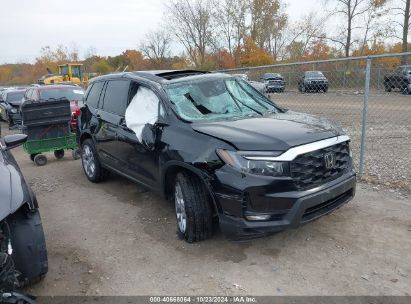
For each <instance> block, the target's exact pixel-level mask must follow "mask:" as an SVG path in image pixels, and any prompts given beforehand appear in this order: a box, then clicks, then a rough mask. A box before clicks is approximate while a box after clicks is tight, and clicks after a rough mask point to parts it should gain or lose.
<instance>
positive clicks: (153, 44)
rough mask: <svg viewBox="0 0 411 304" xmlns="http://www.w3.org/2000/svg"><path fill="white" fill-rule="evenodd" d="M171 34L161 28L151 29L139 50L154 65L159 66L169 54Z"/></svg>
mask: <svg viewBox="0 0 411 304" xmlns="http://www.w3.org/2000/svg"><path fill="white" fill-rule="evenodd" d="M170 48H171V35H170V34H169V33H168V32H167V31H165V30H163V29H160V30H157V31H152V32H150V33H148V34H147V35H146V38H145V41H144V42H143V43H142V44H141V45H140V51H141V52H142V53H143V54H144V56H145V57H147V58H148V59H150V60H151V61H152V62H153V63H154V64H155V65H157V66H161V65H162V64H163V63H164V62H165V60H166V58H167V57H169V56H170Z"/></svg>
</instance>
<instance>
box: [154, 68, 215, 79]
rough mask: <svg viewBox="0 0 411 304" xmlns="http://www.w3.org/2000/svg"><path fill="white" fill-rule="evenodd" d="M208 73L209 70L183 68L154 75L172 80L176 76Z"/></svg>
mask: <svg viewBox="0 0 411 304" xmlns="http://www.w3.org/2000/svg"><path fill="white" fill-rule="evenodd" d="M208 73H209V72H206V71H195V70H184V71H171V72H165V73H159V74H156V76H158V77H161V78H164V79H167V80H172V79H177V78H182V77H187V76H193V75H202V74H208Z"/></svg>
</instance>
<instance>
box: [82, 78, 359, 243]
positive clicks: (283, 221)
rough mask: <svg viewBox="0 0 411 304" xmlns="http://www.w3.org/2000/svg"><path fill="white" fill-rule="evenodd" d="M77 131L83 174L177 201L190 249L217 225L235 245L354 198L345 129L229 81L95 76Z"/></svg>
mask: <svg viewBox="0 0 411 304" xmlns="http://www.w3.org/2000/svg"><path fill="white" fill-rule="evenodd" d="M130 111H131V112H130ZM77 128H78V130H77V132H78V134H77V138H78V141H79V144H80V145H81V147H82V165H83V170H84V173H85V175H86V177H87V178H88V179H89V180H90V181H91V182H94V183H97V182H100V181H102V180H103V179H104V178H106V177H107V175H108V172H110V171H112V172H116V173H118V174H120V175H123V176H125V177H127V178H128V179H130V180H132V181H134V182H137V183H140V184H141V185H143V186H145V187H147V188H148V189H151V190H153V191H156V192H159V193H161V194H163V195H164V196H165V197H167V198H170V199H171V200H172V201H174V205H175V212H176V219H177V231H178V235H179V236H180V237H181V238H182V239H185V240H186V241H188V242H195V241H201V240H204V239H207V238H209V237H210V236H211V235H212V232H213V229H214V225H213V223H214V222H217V221H218V222H219V226H220V228H221V230H222V231H223V233H224V234H225V235H226V236H227V237H228V238H229V239H233V240H239V239H246V238H250V237H256V236H262V235H266V234H268V233H272V232H275V231H281V230H284V229H286V228H296V227H298V226H299V225H301V224H303V223H307V222H310V221H312V220H315V219H317V218H319V217H320V216H323V215H325V214H328V213H330V212H332V211H333V210H335V209H337V208H339V207H341V206H342V205H343V204H345V203H347V202H348V201H350V200H351V199H352V198H353V197H354V194H355V188H356V175H355V173H354V171H353V166H352V155H351V150H350V139H349V137H348V136H347V135H345V133H344V131H343V130H342V129H341V128H339V127H337V126H335V125H334V124H332V123H330V122H329V121H327V120H326V119H322V118H317V117H315V116H311V115H308V114H303V113H296V112H291V111H287V110H285V109H283V108H281V107H279V106H277V105H275V104H274V103H272V101H271V100H269V99H268V98H266V97H265V96H264V95H263V94H261V93H259V92H258V91H257V90H255V89H254V88H253V87H252V86H250V85H249V84H248V83H246V82H244V81H242V80H239V79H237V78H236V77H233V76H230V75H226V74H219V73H207V72H196V71H156V72H154V71H151V72H129V73H119V74H112V75H105V76H100V77H97V78H94V79H93V80H92V81H91V83H90V86H89V87H88V89H87V91H86V95H85V105H84V107H82V108H81V114H80V118H79V121H78V125H77Z"/></svg>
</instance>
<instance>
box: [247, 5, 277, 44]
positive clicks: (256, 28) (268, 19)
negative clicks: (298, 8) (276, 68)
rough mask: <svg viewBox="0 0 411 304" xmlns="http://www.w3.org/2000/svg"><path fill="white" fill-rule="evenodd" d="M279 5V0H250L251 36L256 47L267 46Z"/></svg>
mask: <svg viewBox="0 0 411 304" xmlns="http://www.w3.org/2000/svg"><path fill="white" fill-rule="evenodd" d="M280 6H281V2H280V0H251V2H250V13H251V38H252V39H253V40H254V41H255V42H256V43H257V45H258V47H260V48H264V47H267V44H268V43H269V41H270V37H271V34H272V30H273V23H275V21H276V19H277V18H279V11H280Z"/></svg>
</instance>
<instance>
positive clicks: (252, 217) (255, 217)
mask: <svg viewBox="0 0 411 304" xmlns="http://www.w3.org/2000/svg"><path fill="white" fill-rule="evenodd" d="M270 217H271V215H269V214H268V215H246V217H245V218H246V219H247V220H249V221H268V220H269V219H270Z"/></svg>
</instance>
